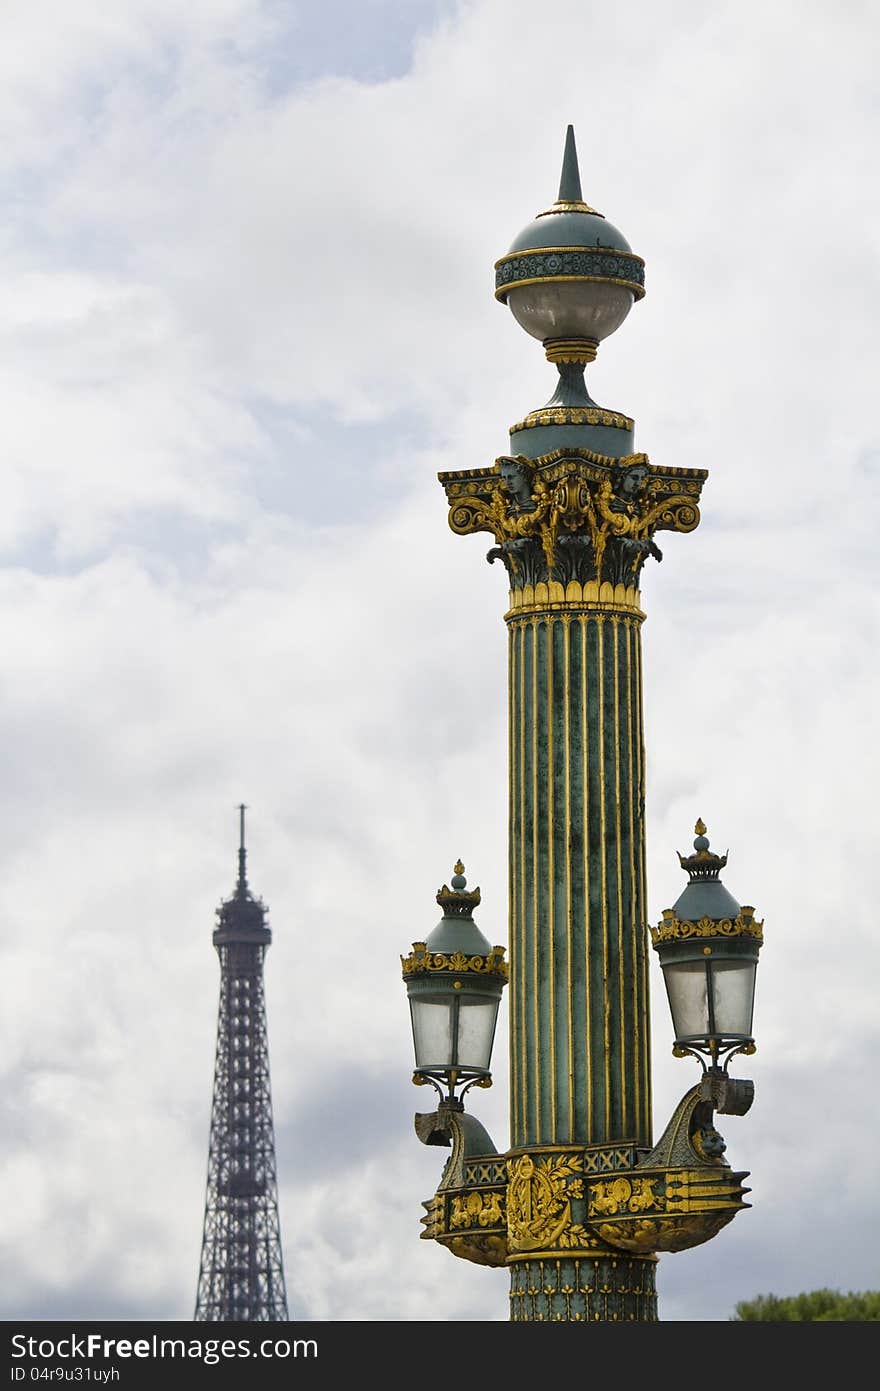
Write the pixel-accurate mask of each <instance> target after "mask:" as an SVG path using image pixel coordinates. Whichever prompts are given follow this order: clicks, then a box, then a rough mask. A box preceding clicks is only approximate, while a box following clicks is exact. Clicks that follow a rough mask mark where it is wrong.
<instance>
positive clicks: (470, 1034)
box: [458, 995, 498, 1072]
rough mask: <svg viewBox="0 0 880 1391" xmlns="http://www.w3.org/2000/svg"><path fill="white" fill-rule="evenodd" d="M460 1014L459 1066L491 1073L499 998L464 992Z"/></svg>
mask: <svg viewBox="0 0 880 1391" xmlns="http://www.w3.org/2000/svg"><path fill="white" fill-rule="evenodd" d="M460 1006H461V1007H460V1010H459V1015H458V1065H459V1067H473V1068H478V1069H481V1070H484V1071H486V1072H488V1070H489V1063H490V1061H491V1058H492V1041H493V1039H494V1037H495V1020H496V1018H497V1016H498V1000H497V999H492V998H490V997H487V996H485V995H463V996H462V999H461V1001H460Z"/></svg>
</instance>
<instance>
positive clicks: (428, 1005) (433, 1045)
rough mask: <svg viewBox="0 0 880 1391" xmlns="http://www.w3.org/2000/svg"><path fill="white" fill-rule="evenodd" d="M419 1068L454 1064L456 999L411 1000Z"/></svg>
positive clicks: (433, 1068)
mask: <svg viewBox="0 0 880 1391" xmlns="http://www.w3.org/2000/svg"><path fill="white" fill-rule="evenodd" d="M409 1005H410V1014H411V1016H412V1031H413V1043H414V1045H415V1053H416V1067H418V1068H424V1069H432V1070H434V1071H438V1070H439V1071H443V1070H444V1069H446V1068H449V1067H451V1066H452V1065H453V1063H452V1058H453V1054H452V1006H453V1001H452V1000H450V999H448V998H447V999H443V998H438V997H435V998H434V999H431V998H430V997H428V998H425V997H424V996H422V997H421V998H416V999H410V1002H409Z"/></svg>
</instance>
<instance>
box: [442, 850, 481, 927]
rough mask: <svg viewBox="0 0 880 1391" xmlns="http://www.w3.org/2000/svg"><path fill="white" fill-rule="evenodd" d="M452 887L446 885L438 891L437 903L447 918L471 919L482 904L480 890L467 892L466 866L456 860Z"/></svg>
mask: <svg viewBox="0 0 880 1391" xmlns="http://www.w3.org/2000/svg"><path fill="white" fill-rule="evenodd" d="M451 883H452V887H451V888H450V887H449V885H448V884H444V885H443V887H442V889H438V890H437V902H438V903H439V904H440V907H441V908H442V909H443V913H444V916H445V917H447V918H469V917H470V916H471V914H472V913H473V911H474V909H475V908H476V907H477V906H478V904H479V902H480V890H479V888H476V889H473V890H472V891H471V892H470V893H468V892H467V879H466V878H465V876H464V864H463V863H462V861H461V860H456V862H455V864H454V866H453V870H452V880H451Z"/></svg>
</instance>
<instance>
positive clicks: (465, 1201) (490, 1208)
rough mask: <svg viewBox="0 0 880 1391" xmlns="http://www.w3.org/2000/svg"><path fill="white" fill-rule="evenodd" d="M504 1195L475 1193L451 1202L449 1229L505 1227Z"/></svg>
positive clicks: (453, 1199)
mask: <svg viewBox="0 0 880 1391" xmlns="http://www.w3.org/2000/svg"><path fill="white" fill-rule="evenodd" d="M503 1203H504V1195H503V1193H497V1192H493V1193H485V1192H480V1191H474V1192H472V1193H467V1194H465V1195H464V1196H462V1197H455V1198H452V1199H451V1200H450V1206H449V1227H450V1230H455V1229H458V1228H460V1227H503V1226H504V1223H505V1219H504V1207H503Z"/></svg>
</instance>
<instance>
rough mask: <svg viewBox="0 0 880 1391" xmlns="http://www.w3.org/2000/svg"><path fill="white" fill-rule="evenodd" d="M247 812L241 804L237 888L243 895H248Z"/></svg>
mask: <svg viewBox="0 0 880 1391" xmlns="http://www.w3.org/2000/svg"><path fill="white" fill-rule="evenodd" d="M246 811H247V807H246V806H245V804H244V802H239V804H238V818H239V821H238V824H239V842H238V883H237V884H236V886H235V887H236V889H237V891H238V892H239V893H241V894H244V893H247V870H246V867H245V866H246V861H247V851H246V850H245V848H244V814H245V812H246Z"/></svg>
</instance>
